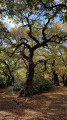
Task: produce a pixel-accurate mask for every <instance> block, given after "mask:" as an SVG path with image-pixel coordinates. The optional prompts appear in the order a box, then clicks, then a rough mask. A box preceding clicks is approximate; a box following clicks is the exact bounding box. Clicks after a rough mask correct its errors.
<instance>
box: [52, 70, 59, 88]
mask: <svg viewBox="0 0 67 120" xmlns="http://www.w3.org/2000/svg"><path fill="white" fill-rule="evenodd" d="M53 79H54V84H55V85H56V86H59V79H58V75H57V74H56V72H55V71H53Z"/></svg>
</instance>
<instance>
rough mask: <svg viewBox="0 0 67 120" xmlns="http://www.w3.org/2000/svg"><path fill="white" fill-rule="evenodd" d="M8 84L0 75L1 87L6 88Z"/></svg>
mask: <svg viewBox="0 0 67 120" xmlns="http://www.w3.org/2000/svg"><path fill="white" fill-rule="evenodd" d="M5 86H6V85H5V81H4V78H3V77H0V88H4V87H5Z"/></svg>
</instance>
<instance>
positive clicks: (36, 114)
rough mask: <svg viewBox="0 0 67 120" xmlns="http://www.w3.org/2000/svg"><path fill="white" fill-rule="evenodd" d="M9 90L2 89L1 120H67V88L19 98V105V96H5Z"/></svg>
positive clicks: (0, 99) (0, 98)
mask: <svg viewBox="0 0 67 120" xmlns="http://www.w3.org/2000/svg"><path fill="white" fill-rule="evenodd" d="M7 90H8V89H3V90H1V89H0V120H67V87H63V86H59V87H57V88H55V90H53V91H51V92H48V93H42V94H40V95H34V96H33V97H32V98H26V99H25V98H23V97H22V98H18V99H17V102H18V103H16V102H15V101H13V99H16V98H17V95H8V96H6V95H4V91H7Z"/></svg>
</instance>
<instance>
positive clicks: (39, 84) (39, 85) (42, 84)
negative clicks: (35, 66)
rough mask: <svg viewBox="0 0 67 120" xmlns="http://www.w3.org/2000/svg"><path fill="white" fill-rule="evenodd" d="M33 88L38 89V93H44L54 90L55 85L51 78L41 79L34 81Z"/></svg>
mask: <svg viewBox="0 0 67 120" xmlns="http://www.w3.org/2000/svg"><path fill="white" fill-rule="evenodd" d="M33 88H34V89H35V90H37V91H38V93H42V92H48V91H50V90H52V89H53V88H54V85H53V84H52V83H51V81H49V80H45V79H41V80H35V81H34V82H33Z"/></svg>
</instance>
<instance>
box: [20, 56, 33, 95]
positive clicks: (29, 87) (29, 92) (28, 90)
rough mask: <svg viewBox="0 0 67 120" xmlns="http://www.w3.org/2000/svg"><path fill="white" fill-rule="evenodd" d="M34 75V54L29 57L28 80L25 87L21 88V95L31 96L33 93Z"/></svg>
mask: <svg viewBox="0 0 67 120" xmlns="http://www.w3.org/2000/svg"><path fill="white" fill-rule="evenodd" d="M33 77H34V63H33V54H32V55H31V54H30V56H29V58H28V69H27V73H26V82H25V85H24V89H23V90H21V92H20V95H19V96H22V94H24V96H25V97H28V96H29V97H31V96H32V95H33V86H32V83H33Z"/></svg>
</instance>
